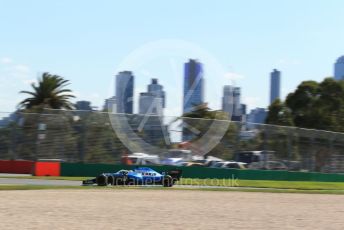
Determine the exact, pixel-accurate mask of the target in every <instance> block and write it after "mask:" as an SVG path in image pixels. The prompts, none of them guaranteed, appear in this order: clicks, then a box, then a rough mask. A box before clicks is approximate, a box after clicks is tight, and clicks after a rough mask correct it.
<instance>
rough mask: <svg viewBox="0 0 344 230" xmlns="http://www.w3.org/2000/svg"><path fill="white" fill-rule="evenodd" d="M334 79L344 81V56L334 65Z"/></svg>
mask: <svg viewBox="0 0 344 230" xmlns="http://www.w3.org/2000/svg"><path fill="white" fill-rule="evenodd" d="M334 79H335V80H344V56H341V57H339V58H338V59H337V61H336V63H335V64H334Z"/></svg>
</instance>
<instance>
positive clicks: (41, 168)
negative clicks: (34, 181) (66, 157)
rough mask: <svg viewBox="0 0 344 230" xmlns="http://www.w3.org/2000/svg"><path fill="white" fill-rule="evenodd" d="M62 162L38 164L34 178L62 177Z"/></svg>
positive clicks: (36, 164)
mask: <svg viewBox="0 0 344 230" xmlns="http://www.w3.org/2000/svg"><path fill="white" fill-rule="evenodd" d="M60 172H61V163H60V162H36V163H35V170H34V173H33V175H34V176H60Z"/></svg>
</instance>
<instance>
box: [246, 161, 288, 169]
mask: <svg viewBox="0 0 344 230" xmlns="http://www.w3.org/2000/svg"><path fill="white" fill-rule="evenodd" d="M248 168H249V169H263V170H288V167H287V166H286V165H285V164H284V163H283V162H280V161H266V162H262V161H261V162H253V163H251V164H250V165H249V166H248Z"/></svg>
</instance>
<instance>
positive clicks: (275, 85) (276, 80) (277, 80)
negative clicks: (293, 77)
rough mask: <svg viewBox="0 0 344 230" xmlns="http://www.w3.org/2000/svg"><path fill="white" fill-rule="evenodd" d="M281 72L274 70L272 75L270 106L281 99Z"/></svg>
mask: <svg viewBox="0 0 344 230" xmlns="http://www.w3.org/2000/svg"><path fill="white" fill-rule="evenodd" d="M280 92H281V72H280V71H278V70H277V69H274V70H273V71H272V72H271V74H270V104H272V102H274V101H275V100H276V99H278V98H281V95H280Z"/></svg>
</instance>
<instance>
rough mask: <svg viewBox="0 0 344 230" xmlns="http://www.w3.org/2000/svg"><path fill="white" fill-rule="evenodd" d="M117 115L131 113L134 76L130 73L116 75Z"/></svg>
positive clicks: (124, 72)
mask: <svg viewBox="0 0 344 230" xmlns="http://www.w3.org/2000/svg"><path fill="white" fill-rule="evenodd" d="M115 88H116V102H117V105H116V107H117V111H116V112H117V113H129V114H132V113H133V102H134V101H133V99H134V98H133V96H134V75H133V74H132V72H130V71H123V72H119V73H118V74H117V75H116V87H115Z"/></svg>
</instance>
